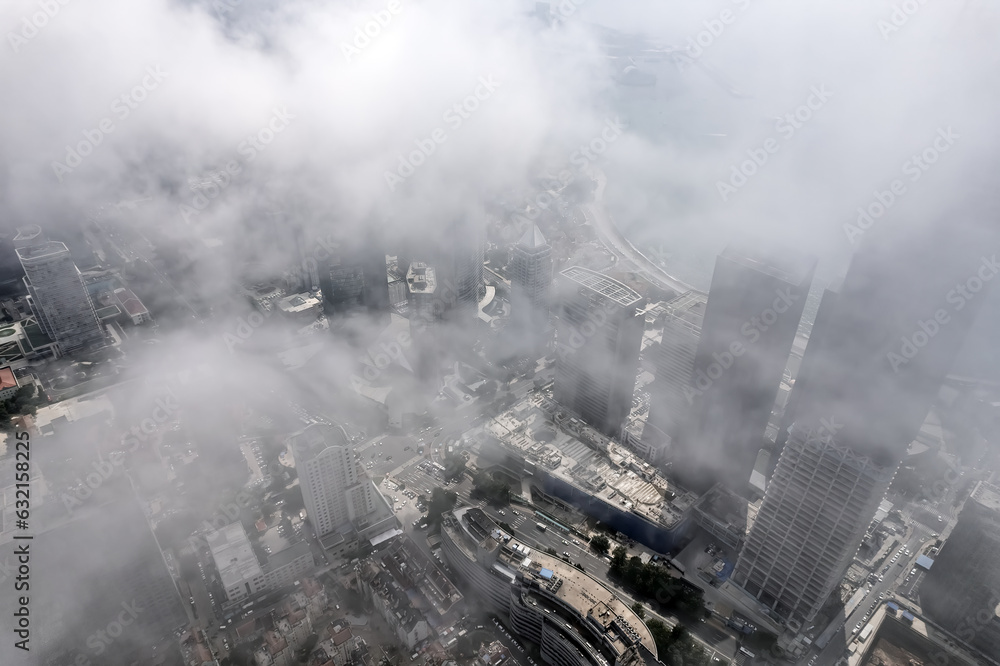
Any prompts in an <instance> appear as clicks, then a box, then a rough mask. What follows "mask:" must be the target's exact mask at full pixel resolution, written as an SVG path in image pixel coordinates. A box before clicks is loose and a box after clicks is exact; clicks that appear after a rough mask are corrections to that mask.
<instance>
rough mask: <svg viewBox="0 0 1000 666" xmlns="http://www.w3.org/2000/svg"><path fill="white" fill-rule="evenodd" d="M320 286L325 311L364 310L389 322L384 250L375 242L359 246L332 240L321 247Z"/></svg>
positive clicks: (384, 321)
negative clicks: (332, 241)
mask: <svg viewBox="0 0 1000 666" xmlns="http://www.w3.org/2000/svg"><path fill="white" fill-rule="evenodd" d="M322 250H323V253H322V254H320V256H323V257H325V258H324V260H323V261H322V262H318V273H319V288H320V290H321V291H322V292H323V309H324V311H325V312H326V313H327V315H338V314H343V313H346V312H357V311H365V312H367V313H368V314H369V315H370V316H372V317H375V318H376V319H377V320H378V321H380V322H383V323H388V319H389V280H388V272H387V267H386V261H385V254H384V253H383V252H382V250H381V249H380V246H379V245H378V244H377V243H374V242H372V243H370V244H369V243H366V244H364V245H362V246H361V247H351V246H349V245H348V244H343V243H334V244H328V245H326V246H325V247H323V248H322Z"/></svg>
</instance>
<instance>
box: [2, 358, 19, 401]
mask: <svg viewBox="0 0 1000 666" xmlns="http://www.w3.org/2000/svg"><path fill="white" fill-rule="evenodd" d="M19 388H20V385H19V384H18V383H17V377H15V376H14V371H13V370H12V369H11V367H10V366H9V365H6V366H4V367H2V368H0V400H10V399H11V398H13V397H14V395H15V394H16V393H17V389H19Z"/></svg>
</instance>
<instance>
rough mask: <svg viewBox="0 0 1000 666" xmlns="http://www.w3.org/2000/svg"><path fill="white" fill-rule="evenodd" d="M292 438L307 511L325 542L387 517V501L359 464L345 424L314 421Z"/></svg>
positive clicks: (340, 542)
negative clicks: (321, 423)
mask: <svg viewBox="0 0 1000 666" xmlns="http://www.w3.org/2000/svg"><path fill="white" fill-rule="evenodd" d="M289 444H290V449H291V451H292V456H293V458H294V460H295V469H296V471H297V472H298V474H299V485H300V487H301V488H302V499H303V503H304V504H305V509H306V515H307V516H308V517H309V521H310V523H311V524H312V527H313V529H314V530H315V532H316V537H317V538H318V539H319V540H320V543H322V544H323V547H324V548H327V549H329V548H337V547H338V546H340V547H342V546H344V544H345V540H346V538H347V535H348V534H350V533H352V532H355V531H361V532H364V531H365V530H366V529H367V528H368V527H370V526H372V525H374V524H376V523H382V522H385V519H386V517H387V516H386V515H384V514H386V513H387V507H386V505H385V501H384V499H383V498H382V497H381V495H380V494H379V492H378V490H376V488H375V486H374V484H372V482H371V480H370V479H369V478H368V476H367V475H366V474H365V473H364V471H363V470H361V469H360V468H359V465H358V463H357V461H356V460H355V459H354V449H352V448H351V446H350V443H349V441H348V438H347V435H346V433H345V432H344V430H343V428H340V427H339V426H337V427H334V426H326V425H320V424H314V425H311V426H309V427H308V428H306V429H305V430H303V431H302V432H299V433H297V434H295V435H293V436H292V438H291V441H290V442H289ZM388 514H389V515H388V517H389V518H391V511H388ZM390 522H391V521H390Z"/></svg>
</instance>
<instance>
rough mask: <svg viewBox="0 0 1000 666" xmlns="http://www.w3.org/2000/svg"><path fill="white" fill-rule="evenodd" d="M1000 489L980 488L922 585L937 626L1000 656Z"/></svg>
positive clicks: (923, 604) (928, 611)
mask: <svg viewBox="0 0 1000 666" xmlns="http://www.w3.org/2000/svg"><path fill="white" fill-rule="evenodd" d="M998 552H1000V487H997V486H995V485H993V484H990V483H987V482H985V481H980V482H979V483H978V484H976V487H975V488H974V489H973V491H972V494H971V495H969V499H967V500H966V502H965V506H964V507H962V513H960V514H959V516H958V523H957V524H956V525H955V529H953V530H952V532H951V534H950V535H949V536H948V540H947V541H945V544H944V547H942V548H941V553H940V555H939V556H938V558H937V559H936V560H935V561H934V564H933V566H932V567H931V569H930V571H929V572H927V576H926V578H924V580H923V582H922V583H921V585H920V590H919V594H920V607H921V608H922V609H923V611H924V612H925V613H926V614H927V616H928V617H929V618H930V619H932V620H933V621H934V622H936V623H937V624H939V625H941V626H942V627H944V628H946V629H948V630H949V631H952V632H953V633H954V634H955V635H956V636H958V637H959V638H961V639H962V640H964V641H966V642H968V643H970V644H972V645H973V646H975V647H976V648H978V649H980V650H982V651H983V653H984V654H989V655H998V654H1000V616H998V614H997V613H998V611H1000V558H998V557H997V553H998Z"/></svg>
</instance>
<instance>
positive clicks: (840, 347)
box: [733, 215, 995, 622]
mask: <svg viewBox="0 0 1000 666" xmlns="http://www.w3.org/2000/svg"><path fill="white" fill-rule="evenodd" d="M979 219H980V218H979V215H974V216H969V217H965V218H963V217H961V216H957V217H954V218H949V219H947V220H946V222H945V223H943V224H937V225H934V226H930V227H927V226H926V225H925V226H924V227H923V228H919V227H914V228H913V229H907V231H908V232H910V233H908V234H906V235H905V236H903V237H901V238H891V239H888V240H883V239H877V240H875V239H873V242H872V243H870V244H869V245H867V246H865V247H863V248H862V249H861V250H860V251H859V252H858V253H857V254H856V255H855V256H854V259H853V261H852V262H851V267H850V269H849V271H848V273H847V276H846V278H845V280H844V285H843V287H842V289H841V290H840V292H839V293H836V292H833V291H827V292H826V294H825V295H824V297H823V301H822V302H821V304H820V310H819V313H818V314H817V318H816V325H815V326H814V327H813V332H812V336H811V337H810V340H809V343H808V346H807V347H806V351H805V355H804V357H803V361H802V365H801V368H800V369H799V374H798V378H797V380H796V383H795V388H794V389H793V391H792V396H791V400H790V402H789V409H787V410H786V417H787V419H788V421H787V423H788V424H789V425H788V428H787V433H786V436H787V441H786V442H785V444H784V447H783V449H782V451H781V454H780V457H779V458H778V464H777V467H776V468H775V471H774V474H773V477H772V479H771V481H770V483H769V484H768V486H767V491H766V494H765V496H764V501H763V504H762V506H761V509H760V512H759V514H758V518H757V520H756V522H755V523H754V525H753V527H752V528H751V530H750V534H749V535H748V537H747V545H746V546H745V547H744V549H743V551H742V552H741V553H740V557H739V561H738V562H737V566H736V573H735V575H734V578H733V580H734V581H735V582H736V583H737V584H738V585H742V586H743V587H744V589H746V590H748V591H749V592H750V593H751V594H753V595H754V596H756V597H757V598H758V599H760V600H761V601H762V602H764V603H765V604H766V605H768V606H769V607H771V608H773V609H774V610H775V611H776V612H777V613H778V614H780V615H782V616H784V617H787V618H790V619H792V620H794V621H795V622H806V621H809V620H811V619H812V618H813V617H814V615H815V614H816V612H817V611H818V609H819V608H820V607H821V606H822V604H823V602H824V599H823V598H822V596H823V595H824V594H825V593H828V592H829V591H830V590H832V589H834V587H835V586H836V585H837V583H839V582H840V580H841V578H842V576H843V574H844V571H845V570H846V567H847V565H848V564H849V562H850V560H851V558H852V557H853V556H854V554H855V553H856V552H857V549H858V546H859V545H860V543H861V539H862V537H863V535H864V532H865V530H866V528H867V527H868V525H869V523H870V522H871V520H872V518H873V517H874V515H875V511H876V509H877V507H878V504H879V501H880V500H881V498H882V495H883V494H884V492H885V489H886V488H887V487H888V485H889V482H890V481H891V478H892V476H893V475H894V474H895V470H896V469H897V468H898V466H899V462H900V460H901V459H902V456H903V455H904V453H905V451H906V448H907V446H908V445H909V443H910V442H911V441H912V440H913V439H914V437H916V434H917V432H918V431H919V429H920V426H921V424H922V423H923V421H924V419H925V418H926V415H927V411H928V409H929V408H930V405H931V401H932V400H933V398H934V396H935V395H936V394H937V391H938V390H939V388H940V385H941V381H942V379H943V377H944V375H945V374H946V373H947V372H948V370H949V368H950V367H951V364H952V362H953V360H954V358H955V356H956V355H957V353H958V350H959V349H960V347H961V345H962V343H963V341H964V339H965V336H966V334H967V332H968V330H969V328H970V326H971V325H972V323H973V320H974V319H975V314H976V312H977V311H978V310H979V308H980V306H981V305H982V303H983V301H984V300H985V298H984V297H985V294H983V293H982V292H983V291H984V290H985V284H986V281H987V279H989V278H990V277H991V273H990V271H993V268H991V263H990V262H991V261H992V259H991V258H989V257H983V256H982V254H981V252H982V250H981V248H983V247H987V248H990V247H995V244H994V243H993V242H992V241H991V237H992V235H993V232H992V231H991V230H989V229H988V226H987V225H988V224H992V220H989V221H988V222H987V223H985V224H983V226H982V229H979V228H977V227H976V225H977V224H978V220H979ZM987 219H988V218H987ZM866 240H868V239H866ZM993 274H995V273H993ZM964 292H968V298H966V296H965V295H964ZM973 292H974V293H973ZM817 442H819V443H817ZM845 512H846V513H847V520H846V521H845V519H844V517H843V514H844V513H845ZM851 523H853V524H851Z"/></svg>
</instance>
